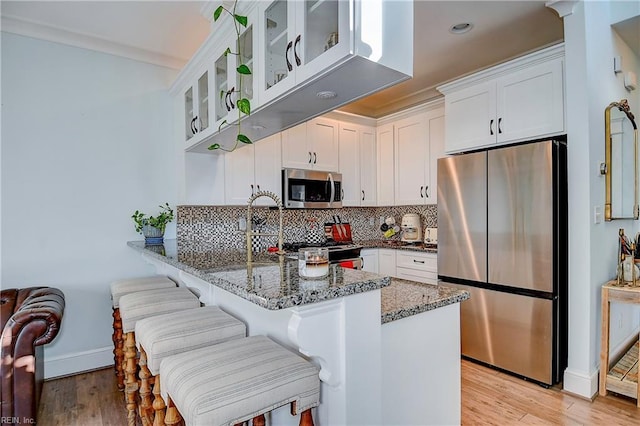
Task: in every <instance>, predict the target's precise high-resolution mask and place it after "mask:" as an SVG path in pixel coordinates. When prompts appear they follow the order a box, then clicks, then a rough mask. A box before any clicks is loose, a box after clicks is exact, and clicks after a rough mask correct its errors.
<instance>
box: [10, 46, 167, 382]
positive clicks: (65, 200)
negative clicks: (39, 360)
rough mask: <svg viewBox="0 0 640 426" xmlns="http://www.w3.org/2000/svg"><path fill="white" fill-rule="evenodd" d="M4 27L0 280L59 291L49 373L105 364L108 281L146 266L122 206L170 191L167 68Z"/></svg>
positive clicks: (154, 201)
mask: <svg viewBox="0 0 640 426" xmlns="http://www.w3.org/2000/svg"><path fill="white" fill-rule="evenodd" d="M1 34H2V124H3V126H2V157H1V158H2V178H1V179H2V180H1V182H2V192H1V195H2V204H1V206H2V213H1V218H2V226H1V232H2V254H3V257H2V259H1V261H2V264H1V283H2V288H10V287H26V286H41V285H42V286H55V287H58V288H60V289H61V290H62V291H63V292H64V293H65V297H66V309H65V315H64V320H63V323H62V329H61V332H60V334H59V335H58V337H57V338H56V340H55V341H54V342H53V343H52V344H50V345H48V346H46V347H45V359H46V365H45V370H46V375H47V376H48V377H51V376H58V375H62V374H69V373H74V372H78V371H82V370H86V369H90V368H96V367H100V366H103V365H107V364H109V363H112V362H113V360H112V353H111V351H112V342H111V332H112V328H111V321H112V317H111V304H110V293H109V283H110V282H111V281H112V280H115V279H118V278H124V277H133V276H142V275H146V274H149V273H152V272H153V270H152V268H151V267H149V266H148V265H145V264H144V263H143V262H142V261H141V259H140V257H139V256H136V255H134V253H133V252H132V251H131V249H129V248H128V247H127V246H126V242H127V241H128V240H138V239H141V238H142V237H141V236H140V235H138V234H136V233H135V230H134V227H133V222H132V220H131V218H130V216H131V214H132V213H133V211H134V210H136V209H140V210H141V211H144V212H145V213H148V214H155V213H157V210H158V204H160V203H164V202H169V203H170V204H171V205H175V202H176V198H177V192H178V191H177V184H176V182H177V178H176V167H175V162H174V160H173V157H172V152H173V149H174V147H173V144H172V142H173V138H172V126H171V119H172V114H171V102H170V99H169V95H168V90H167V88H168V87H169V85H170V83H171V81H172V80H173V79H174V78H175V71H173V70H169V69H166V68H162V67H159V66H154V65H149V64H144V63H140V62H136V61H133V60H129V59H124V58H120V57H116V56H112V55H108V54H103V53H97V52H94V51H90V50H85V49H79V48H75V47H69V46H65V45H61V44H56V43H51V42H45V41H40V40H35V39H31V38H27V37H22V36H17V35H13V34H8V33H1ZM166 236H167V237H172V236H175V223H173V224H171V225H170V226H169V227H168V229H167V235H166Z"/></svg>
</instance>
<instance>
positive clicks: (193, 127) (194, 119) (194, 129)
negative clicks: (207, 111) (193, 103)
mask: <svg viewBox="0 0 640 426" xmlns="http://www.w3.org/2000/svg"><path fill="white" fill-rule="evenodd" d="M195 121H196V118H195V117H193V118H192V119H191V123H190V127H191V134H192V135H195V134H196V123H195Z"/></svg>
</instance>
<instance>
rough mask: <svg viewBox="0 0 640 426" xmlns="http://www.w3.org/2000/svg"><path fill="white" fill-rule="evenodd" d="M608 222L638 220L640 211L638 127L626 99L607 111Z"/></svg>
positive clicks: (610, 105) (605, 170)
mask: <svg viewBox="0 0 640 426" xmlns="http://www.w3.org/2000/svg"><path fill="white" fill-rule="evenodd" d="M604 124H605V165H604V168H603V169H602V171H601V172H602V173H603V174H604V175H605V204H604V219H605V220H606V221H611V220H614V219H634V220H637V219H638V216H639V214H640V208H639V207H638V127H637V125H636V122H635V118H634V116H633V114H632V113H631V109H630V107H629V103H628V102H627V100H626V99H623V100H621V101H620V102H612V103H610V104H609V106H607V108H605V110H604Z"/></svg>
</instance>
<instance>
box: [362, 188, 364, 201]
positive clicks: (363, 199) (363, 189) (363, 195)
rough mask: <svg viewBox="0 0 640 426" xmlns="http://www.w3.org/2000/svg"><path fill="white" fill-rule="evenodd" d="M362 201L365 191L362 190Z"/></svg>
mask: <svg viewBox="0 0 640 426" xmlns="http://www.w3.org/2000/svg"><path fill="white" fill-rule="evenodd" d="M362 201H364V189H363V190H362Z"/></svg>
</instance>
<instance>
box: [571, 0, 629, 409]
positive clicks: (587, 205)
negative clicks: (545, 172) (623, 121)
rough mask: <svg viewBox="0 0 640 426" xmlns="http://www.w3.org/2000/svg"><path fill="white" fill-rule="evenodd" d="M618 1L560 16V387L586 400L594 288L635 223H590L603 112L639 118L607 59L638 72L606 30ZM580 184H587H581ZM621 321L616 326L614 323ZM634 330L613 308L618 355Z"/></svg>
mask: <svg viewBox="0 0 640 426" xmlns="http://www.w3.org/2000/svg"><path fill="white" fill-rule="evenodd" d="M616 3H618V2H611V3H610V2H606V1H599V2H591V1H588V2H578V3H577V4H576V6H575V8H574V11H573V13H572V14H570V15H568V16H566V17H565V18H564V23H565V51H566V64H567V65H566V67H567V68H566V82H567V86H566V87H567V122H568V150H569V156H568V158H569V164H568V167H569V253H570V260H569V365H568V368H567V371H566V372H565V378H564V379H565V380H564V388H565V390H568V391H570V392H573V393H576V394H579V395H582V396H585V397H591V396H592V395H593V394H595V392H596V391H597V383H598V382H597V373H598V367H599V353H600V318H601V315H600V301H601V297H600V288H601V286H602V284H604V283H605V282H606V281H608V280H609V279H611V278H613V277H614V276H615V265H616V258H617V232H618V229H619V228H624V229H625V231H626V234H627V235H630V236H634V235H635V233H636V232H638V230H640V226H639V224H638V222H637V221H629V220H627V221H612V222H609V223H600V224H594V221H593V212H594V208H595V207H596V206H599V207H600V208H601V209H604V195H605V189H604V177H602V176H600V174H599V172H598V169H599V164H600V162H602V161H604V109H605V107H606V106H607V105H608V104H609V103H610V102H613V101H619V100H620V99H623V98H628V99H629V101H630V103H631V106H632V109H633V110H634V112H640V105H639V103H638V101H639V100H640V98H639V97H638V94H637V92H636V93H630V92H628V91H627V90H626V89H625V88H624V86H623V84H622V80H621V77H620V76H619V75H618V76H616V75H615V74H614V72H613V57H614V56H615V55H622V56H623V62H624V63H626V64H627V66H630V67H635V70H636V72H638V70H640V60H639V58H638V56H637V55H636V54H634V53H633V52H632V51H631V49H629V47H628V46H627V45H626V44H625V43H624V42H623V41H622V40H621V39H620V38H619V37H618V36H617V35H616V34H615V33H614V32H613V31H612V30H611V27H610V8H611V7H613V8H616V7H617V4H616ZM584 182H589V184H588V185H585V184H584ZM619 323H622V326H621V327H619V326H618V324H619ZM638 327H640V315H639V310H638V308H637V307H631V306H614V308H613V311H612V328H611V340H612V341H611V346H612V348H614V350H615V349H619V348H621V347H622V345H623V344H624V342H625V341H626V340H627V339H628V338H629V337H630V336H631V337H632V336H633V335H634V334H635V335H637V330H638Z"/></svg>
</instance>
